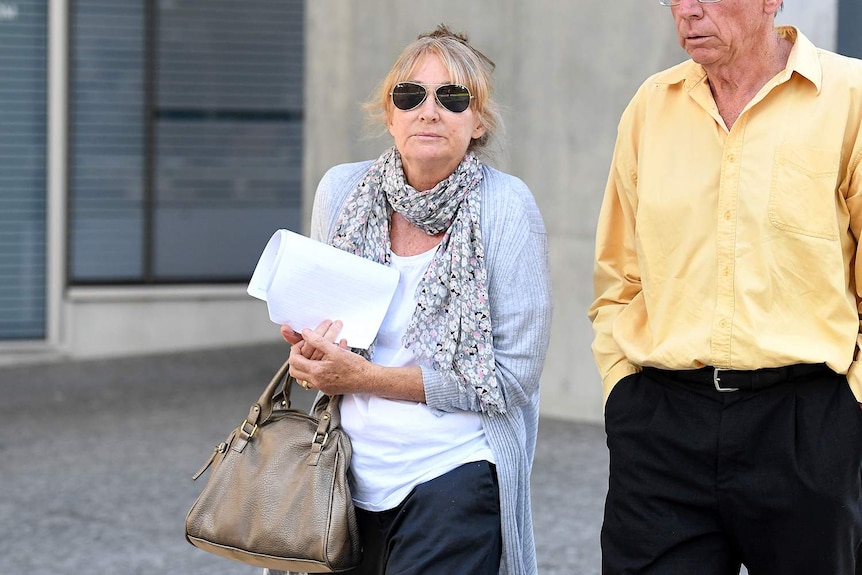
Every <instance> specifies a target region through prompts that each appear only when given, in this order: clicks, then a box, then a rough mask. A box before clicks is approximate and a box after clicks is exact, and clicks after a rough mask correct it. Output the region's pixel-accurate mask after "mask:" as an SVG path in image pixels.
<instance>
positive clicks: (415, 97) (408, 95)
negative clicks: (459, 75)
mask: <svg viewBox="0 0 862 575" xmlns="http://www.w3.org/2000/svg"><path fill="white" fill-rule="evenodd" d="M390 96H392V104H393V105H394V106H395V107H396V108H398V109H399V110H404V111H405V112H406V111H407V110H412V109H413V108H416V107H418V106H419V105H420V104H422V102H424V101H425V98H427V97H428V89H427V88H426V87H425V86H423V85H422V84H417V83H416V82H400V83H398V84H395V87H394V88H392V92H390ZM434 97H435V98H436V99H437V103H438V104H440V105H441V106H443V107H444V108H446V109H447V110H449V111H450V112H455V113H456V114H457V113H460V112H463V111H464V110H466V109H467V108H468V107H469V106H470V98H472V97H473V96H471V95H470V90H468V89H467V86H462V85H461V84H442V85H440V86H437V89H436V90H434Z"/></svg>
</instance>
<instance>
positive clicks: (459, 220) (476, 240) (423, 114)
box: [282, 26, 551, 575]
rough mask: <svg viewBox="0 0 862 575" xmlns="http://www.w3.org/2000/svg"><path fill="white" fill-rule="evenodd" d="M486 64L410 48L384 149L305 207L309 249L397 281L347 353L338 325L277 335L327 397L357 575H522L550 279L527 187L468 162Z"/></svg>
mask: <svg viewBox="0 0 862 575" xmlns="http://www.w3.org/2000/svg"><path fill="white" fill-rule="evenodd" d="M493 66H494V64H493V63H492V62H491V61H490V60H488V59H487V58H486V57H485V56H483V55H482V54H481V53H479V52H478V51H476V50H475V49H473V48H472V47H471V46H470V44H469V43H468V42H467V38H466V37H464V36H463V35H456V34H453V33H452V32H450V31H449V29H448V28H446V27H445V26H439V27H438V28H437V29H436V30H434V31H433V32H431V33H428V34H423V35H422V36H420V37H419V38H418V39H417V40H416V41H415V42H413V43H412V44H410V45H409V46H408V47H407V48H406V49H405V50H404V52H403V53H402V54H401V56H400V57H399V59H398V61H397V62H396V63H395V65H394V67H393V68H392V70H391V71H390V73H389V75H388V76H387V77H386V79H385V80H384V82H383V83H382V85H381V90H380V94H379V101H377V102H376V105H377V107H378V109H379V112H380V116H381V118H382V119H384V121H385V123H386V126H387V128H388V130H389V133H390V134H391V135H392V137H393V139H394V141H395V145H394V147H392V148H391V149H389V150H387V151H386V152H384V153H383V155H382V156H380V157H379V158H378V159H377V160H376V161H373V162H371V161H369V162H361V163H356V164H346V165H341V166H336V167H335V168H332V169H331V170H329V172H327V174H326V175H325V176H324V177H323V179H322V181H321V182H320V185H319V187H318V191H317V195H316V198H315V203H314V211H313V216H312V236H313V237H314V238H315V239H318V240H320V241H324V242H328V243H330V244H331V245H334V246H336V247H338V248H341V249H343V250H346V251H348V252H351V253H355V254H358V255H360V256H363V257H366V258H369V259H371V260H374V261H377V262H380V263H384V264H386V265H389V266H392V267H395V268H397V269H398V270H399V272H400V274H401V277H400V283H399V286H398V289H397V291H396V295H395V298H394V300H393V302H392V304H391V306H390V308H389V311H388V313H387V316H386V318H385V320H384V322H383V326H382V327H381V329H380V332H379V334H378V336H377V339H376V340H375V343H374V345H373V346H372V349H371V350H369V351H368V352H367V353H364V354H363V355H360V354H355V353H352V352H350V351H349V350H348V349H346V346H347V344H348V343H349V342H344V341H338V340H337V338H338V331H339V330H340V328H341V324H340V322H337V321H336V322H330V321H326V322H323V323H322V324H321V325H320V326H318V327H317V329H315V330H308V329H307V330H303V332H302V334H297V333H295V332H293V330H291V329H290V328H287V327H284V328H282V335H283V336H284V338H285V339H286V340H287V341H288V342H289V343H291V344H292V348H291V352H290V362H291V368H290V372H291V375H293V376H294V377H296V378H297V380H299V381H300V382H301V383H302V385H304V386H307V387H311V388H315V389H317V390H319V391H320V392H322V393H325V394H330V395H333V394H343V400H342V404H341V421H342V427H343V428H344V430H345V431H346V432H347V434H348V435H349V437H350V439H351V442H352V444H353V460H352V463H351V470H350V471H351V476H350V479H351V489H352V492H353V497H354V501H355V503H356V507H357V514H358V517H357V519H358V522H359V526H360V531H361V537H362V543H363V562H362V565H361V566H360V567H359V568H358V569H357V570H356V571H355V572H353V573H355V574H356V575H367V574H386V573H390V574H391V573H422V574H425V575H427V574H432V573H470V574H471V575H476V574H493V575H496V574H497V573H508V574H522V573H527V574H532V573H536V559H535V548H534V544H533V533H532V519H531V511H530V470H531V466H532V460H533V453H534V447H535V441H536V428H537V422H538V402H539V375H540V373H541V370H542V365H543V363H544V357H545V350H546V347H547V342H548V336H549V328H550V316H551V297H550V280H549V274H548V267H547V266H548V264H547V246H546V238H545V229H544V224H543V222H542V218H541V215H540V214H539V211H538V209H537V207H536V204H535V201H534V199H533V197H532V195H531V194H530V191H529V190H528V189H527V187H526V186H525V185H524V183H523V182H521V181H520V180H518V179H517V178H515V177H512V176H510V175H507V174H504V173H502V172H499V171H497V170H495V169H493V168H490V167H488V166H486V165H484V164H483V163H482V162H481V161H480V160H479V159H478V157H477V155H476V154H477V153H478V152H480V151H482V150H483V149H486V147H487V145H488V143H489V141H490V140H491V138H492V136H493V135H494V131H495V130H496V128H497V127H498V125H499V117H498V114H497V112H496V111H495V110H496V105H495V103H494V101H493V100H492V99H491V78H490V74H491V71H492V70H493ZM336 341H338V343H336Z"/></svg>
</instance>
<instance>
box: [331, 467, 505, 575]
mask: <svg viewBox="0 0 862 575" xmlns="http://www.w3.org/2000/svg"><path fill="white" fill-rule="evenodd" d="M356 514H357V516H356V518H357V521H358V523H359V531H360V537H361V539H362V564H361V565H360V566H359V568H358V569H354V570H352V571H350V572H349V573H348V574H347V575H408V574H415V575H435V574H439V575H455V574H461V573H463V574H467V573H469V574H470V575H497V574H498V573H499V570H500V557H501V555H502V550H503V542H502V528H501V523H500V490H499V486H498V483H497V471H496V468H495V466H494V465H492V464H491V463H489V462H487V461H477V462H474V463H466V464H464V465H462V466H460V467H457V468H455V469H453V470H452V471H450V472H448V473H446V474H444V475H441V476H440V477H437V478H436V479H432V480H430V481H428V482H426V483H423V484H421V485H418V486H416V487H415V488H414V489H413V491H411V492H410V495H408V496H407V498H406V499H405V500H404V501H403V502H402V503H401V505H399V506H398V507H396V508H394V509H390V510H388V511H381V512H372V511H364V510H362V509H357V510H356Z"/></svg>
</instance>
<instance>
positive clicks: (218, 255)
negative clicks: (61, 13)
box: [70, 0, 303, 284]
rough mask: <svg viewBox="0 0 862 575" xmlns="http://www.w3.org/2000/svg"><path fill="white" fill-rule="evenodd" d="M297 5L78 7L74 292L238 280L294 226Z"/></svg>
mask: <svg viewBox="0 0 862 575" xmlns="http://www.w3.org/2000/svg"><path fill="white" fill-rule="evenodd" d="M302 25H303V3H302V2H301V1H297V0H243V1H242V2H234V1H229V2H228V1H223V2H212V0H162V1H160V2H142V1H141V0H80V1H77V2H75V3H74V4H73V68H72V73H73V81H72V84H73V107H72V109H73V115H72V152H73V162H72V167H71V174H72V178H71V180H72V184H71V188H72V202H71V206H72V208H71V225H70V233H71V251H70V264H71V265H70V274H71V281H72V282H73V283H79V284H81V283H120V282H131V283H168V282H192V281H198V282H244V281H247V280H248V278H249V276H250V275H251V272H252V270H253V269H254V266H255V264H256V263H257V258H258V256H259V255H260V252H261V251H262V249H263V246H264V245H265V244H266V240H267V239H268V238H269V237H270V236H271V235H272V233H273V232H274V231H275V230H276V229H277V228H289V229H295V230H298V229H299V226H300V208H301V205H300V196H301V189H300V186H301V180H300V177H301V166H302V72H303V37H302Z"/></svg>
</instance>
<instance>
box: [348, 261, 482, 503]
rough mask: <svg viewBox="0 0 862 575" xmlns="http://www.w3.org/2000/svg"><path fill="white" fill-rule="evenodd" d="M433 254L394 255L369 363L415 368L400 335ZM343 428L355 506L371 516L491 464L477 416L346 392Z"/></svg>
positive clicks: (414, 361)
mask: <svg viewBox="0 0 862 575" xmlns="http://www.w3.org/2000/svg"><path fill="white" fill-rule="evenodd" d="M436 251H437V248H434V249H431V250H429V251H427V252H425V253H422V254H418V255H415V256H407V257H402V256H397V255H395V254H391V260H392V263H391V266H392V267H393V268H395V269H397V270H398V271H399V272H400V274H401V275H400V279H399V280H398V288H397V289H396V290H395V296H394V297H393V299H392V303H391V304H390V306H389V311H388V312H387V314H386V317H385V318H384V320H383V325H382V326H381V328H380V332H379V333H378V335H377V339H376V342H375V344H374V345H375V348H374V363H377V364H379V365H386V366H390V367H403V366H407V365H416V360H415V358H414V356H413V353H412V352H411V351H410V350H409V349H406V348H405V347H404V346H403V345H402V343H401V336H402V335H404V332H405V331H406V329H407V325H408V324H409V323H410V319H411V318H412V317H413V310H414V309H415V308H416V299H415V297H414V294H415V293H416V288H417V286H418V285H419V282H420V280H421V279H422V276H423V275H424V274H425V271H426V270H427V269H428V264H430V263H431V260H432V259H433V257H434V254H435V253H436ZM341 426H342V428H343V429H344V430H345V431H346V432H347V435H348V436H349V437H350V442H351V444H352V446H353V459H352V461H351V465H350V471H351V478H352V482H351V487H352V491H353V501H354V503H355V504H356V506H357V507H360V508H362V509H367V510H369V511H385V510H387V509H392V508H393V507H396V506H397V505H398V504H400V503H401V502H402V501H403V500H404V498H405V497H407V495H408V494H409V493H410V491H411V490H412V489H413V487H415V486H416V485H418V484H420V483H424V482H426V481H429V480H431V479H434V478H435V477H439V476H441V475H443V474H444V473H447V472H448V471H451V470H452V469H454V468H456V467H458V466H459V465H462V464H464V463H469V462H471V461H481V460H487V461H491V462H493V461H494V459H493V455H492V453H491V448H490V447H489V445H488V440H487V438H486V437H485V431H484V429H483V428H482V422H481V420H480V418H479V414H478V413H474V412H469V411H460V412H454V413H441V412H437V411H432V410H431V409H429V408H428V406H427V405H425V404H424V403H416V402H411V401H396V400H391V399H384V398H382V397H377V396H374V395H370V394H366V393H350V394H345V395H344V396H343V398H342V401H341Z"/></svg>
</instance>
